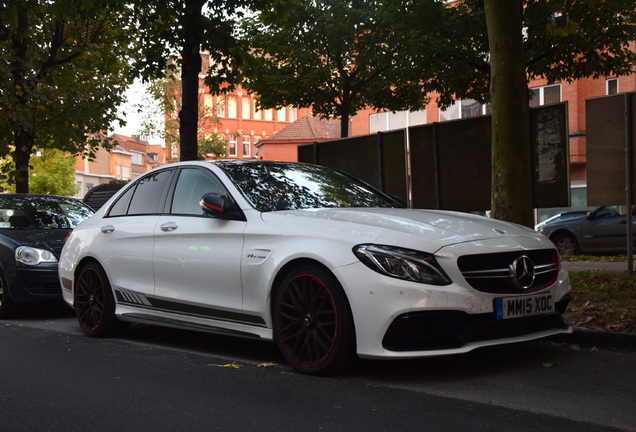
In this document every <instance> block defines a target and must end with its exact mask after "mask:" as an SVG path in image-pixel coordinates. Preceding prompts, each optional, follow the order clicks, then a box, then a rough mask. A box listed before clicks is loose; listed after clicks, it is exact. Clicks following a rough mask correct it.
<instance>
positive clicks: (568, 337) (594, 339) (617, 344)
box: [548, 328, 636, 351]
mask: <svg viewBox="0 0 636 432" xmlns="http://www.w3.org/2000/svg"><path fill="white" fill-rule="evenodd" d="M548 339H550V340H552V341H555V342H566V343H574V344H577V345H583V346H589V347H592V346H597V347H603V348H610V349H620V350H629V351H636V334H634V333H618V332H600V331H593V330H585V329H577V328H575V329H574V332H573V333H570V334H558V335H555V336H551V337H550V338H548Z"/></svg>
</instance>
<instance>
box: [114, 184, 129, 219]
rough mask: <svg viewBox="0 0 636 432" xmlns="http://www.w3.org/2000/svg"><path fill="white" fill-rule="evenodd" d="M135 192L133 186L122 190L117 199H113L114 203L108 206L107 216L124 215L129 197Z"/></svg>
mask: <svg viewBox="0 0 636 432" xmlns="http://www.w3.org/2000/svg"><path fill="white" fill-rule="evenodd" d="M134 192H135V187H134V186H133V187H131V188H129V189H128V190H127V191H126V192H124V193H123V194H122V195H121V196H120V197H119V198H118V199H117V201H115V204H113V206H112V207H111V208H110V211H109V212H108V216H125V215H126V212H127V211H128V205H129V204H130V199H131V198H132V196H133V193H134Z"/></svg>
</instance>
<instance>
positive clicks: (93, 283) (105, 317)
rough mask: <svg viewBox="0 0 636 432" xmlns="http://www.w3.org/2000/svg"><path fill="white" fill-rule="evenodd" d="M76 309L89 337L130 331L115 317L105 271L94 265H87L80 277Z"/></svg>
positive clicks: (113, 304) (78, 318) (113, 301)
mask: <svg viewBox="0 0 636 432" xmlns="http://www.w3.org/2000/svg"><path fill="white" fill-rule="evenodd" d="M74 307H75V313H76V315H77V321H78V322H79V325H80V327H81V328H82V331H83V332H84V334H86V335H87V336H90V337H100V338H101V337H108V336H115V335H117V334H119V333H121V332H122V331H123V330H125V328H126V327H127V324H126V323H123V322H121V321H119V320H118V319H117V317H115V299H114V297H113V291H112V289H111V287H110V282H109V281H108V277H107V276H106V273H105V272H104V270H103V269H102V267H101V266H100V265H99V264H97V263H95V262H90V263H88V264H86V265H85V266H84V267H82V269H81V270H80V271H79V273H78V274H77V277H76V280H75V304H74Z"/></svg>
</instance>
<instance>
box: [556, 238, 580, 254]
mask: <svg viewBox="0 0 636 432" xmlns="http://www.w3.org/2000/svg"><path fill="white" fill-rule="evenodd" d="M552 242H553V243H554V245H555V246H556V248H557V250H558V251H559V254H560V255H576V254H578V253H579V243H578V242H577V241H576V239H575V238H574V236H573V235H572V234H569V233H561V234H557V235H555V236H554V237H553V238H552Z"/></svg>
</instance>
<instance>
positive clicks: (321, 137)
mask: <svg viewBox="0 0 636 432" xmlns="http://www.w3.org/2000/svg"><path fill="white" fill-rule="evenodd" d="M337 138H340V120H339V119H320V118H318V117H314V116H312V115H311V114H305V115H304V116H302V117H301V118H299V119H298V120H296V121H295V122H294V123H292V124H290V125H288V126H286V127H285V128H283V129H282V130H281V131H279V132H276V133H275V134H273V135H272V136H271V137H269V138H264V139H262V140H260V141H258V142H257V143H256V149H257V151H258V158H259V159H266V160H277V161H290V162H297V161H298V149H297V147H298V146H299V145H301V144H308V143H313V142H316V141H325V140H332V139H337Z"/></svg>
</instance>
